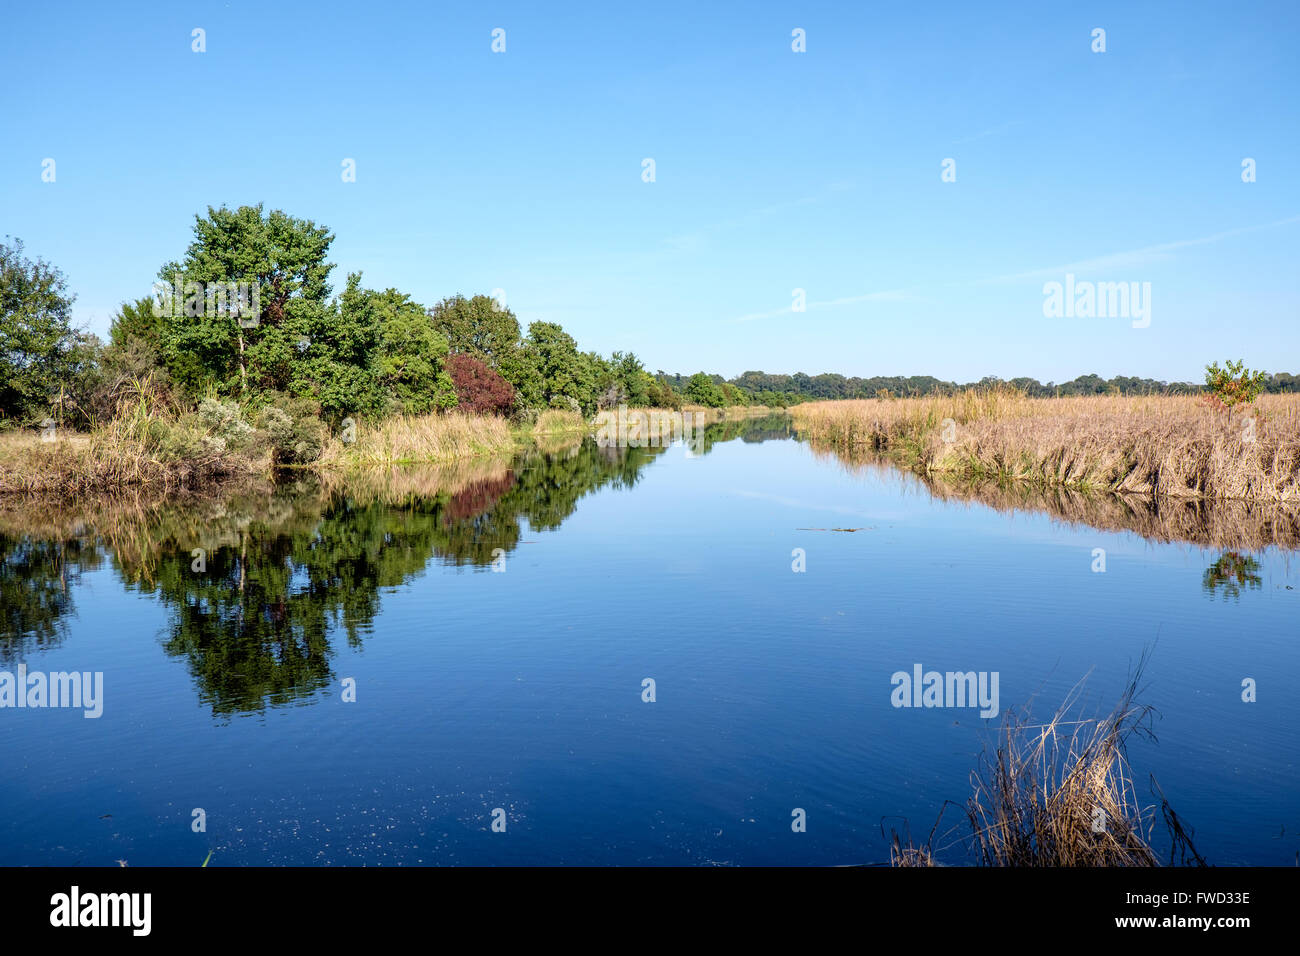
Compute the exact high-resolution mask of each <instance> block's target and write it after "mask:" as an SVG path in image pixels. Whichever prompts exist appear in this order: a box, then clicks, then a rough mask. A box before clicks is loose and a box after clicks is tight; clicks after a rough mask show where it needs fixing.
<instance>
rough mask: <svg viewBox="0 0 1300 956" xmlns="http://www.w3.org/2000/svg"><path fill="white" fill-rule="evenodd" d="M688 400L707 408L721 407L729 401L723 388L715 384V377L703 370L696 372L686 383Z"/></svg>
mask: <svg viewBox="0 0 1300 956" xmlns="http://www.w3.org/2000/svg"><path fill="white" fill-rule="evenodd" d="M685 394H686V400H687V401H688V402H693V403H695V404H696V405H703V406H704V407H705V408H721V407H722V406H723V405H725V404H726V403H727V399H726V396H725V395H723V393H722V389H720V388H718V386H717V385H715V384H714V382H713V379H712V378H711V377H710V376H708V375H706V374H705V373H703V372H696V373H695V374H694V375H692V376H691V378H690V381H688V382H687V383H686V388H685Z"/></svg>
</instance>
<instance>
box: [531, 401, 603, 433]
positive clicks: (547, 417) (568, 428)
mask: <svg viewBox="0 0 1300 956" xmlns="http://www.w3.org/2000/svg"><path fill="white" fill-rule="evenodd" d="M588 427H590V426H588V424H587V420H586V419H585V418H583V417H582V415H581V414H580V413H578V412H570V411H562V410H560V409H555V408H549V409H547V410H546V411H544V412H542V413H541V414H540V415H538V416H537V421H536V422H534V423H533V428H532V433H533V434H534V435H547V434H553V433H555V432H572V431H585V430H586V429H587V428H588Z"/></svg>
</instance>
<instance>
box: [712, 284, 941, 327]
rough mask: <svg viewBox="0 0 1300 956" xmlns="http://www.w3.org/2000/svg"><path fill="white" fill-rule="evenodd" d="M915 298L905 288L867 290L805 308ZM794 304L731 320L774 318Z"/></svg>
mask: <svg viewBox="0 0 1300 956" xmlns="http://www.w3.org/2000/svg"><path fill="white" fill-rule="evenodd" d="M913 298H916V297H915V296H914V295H912V294H911V293H909V292H907V290H905V289H889V290H887V291H884V292H868V293H866V294H865V295H846V296H841V297H840V298H838V299H824V300H822V301H820V302H808V303H805V306H804V308H805V310H806V311H808V312H812V311H813V310H815V309H832V308H835V307H836V306H841V305H857V304H858V303H861V302H903V301H906V300H908V299H913ZM794 314H796V313H795V311H794V305H793V304H791V305H787V306H786V307H785V308H784V309H773V310H772V311H771V312H751V313H749V314H748V315H742V316H738V317H737V318H734V319H732V320H731V321H733V322H754V321H756V320H758V319H774V318H776V317H777V316H778V315H794Z"/></svg>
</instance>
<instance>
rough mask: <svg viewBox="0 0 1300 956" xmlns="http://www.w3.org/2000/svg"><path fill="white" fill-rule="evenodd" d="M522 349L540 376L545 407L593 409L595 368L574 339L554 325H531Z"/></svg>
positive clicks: (547, 323) (549, 323) (543, 323)
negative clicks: (530, 358) (573, 405)
mask: <svg viewBox="0 0 1300 956" xmlns="http://www.w3.org/2000/svg"><path fill="white" fill-rule="evenodd" d="M525 349H526V351H527V352H528V353H529V354H530V356H531V357H532V360H533V365H534V367H535V368H536V370H537V373H538V374H539V375H540V376H541V385H542V393H541V399H542V402H543V403H544V404H546V405H549V406H550V407H552V408H567V407H571V404H576V405H577V406H578V408H579V409H580V410H581V411H582V412H583V413H584V414H590V413H591V412H592V411H593V410H594V409H595V407H596V381H595V375H596V369H595V368H594V367H593V364H592V362H591V359H590V357H589V356H586V355H583V354H582V353H580V352H579V351H578V343H577V342H575V341H574V339H573V336H571V335H569V333H567V332H565V331H564V329H563V328H561V327H560V326H559V325H558V324H557V323H555V322H534V323H533V324H532V325H530V326H528V339H527V341H526V342H525ZM512 384H513V383H512ZM516 387H518V386H516Z"/></svg>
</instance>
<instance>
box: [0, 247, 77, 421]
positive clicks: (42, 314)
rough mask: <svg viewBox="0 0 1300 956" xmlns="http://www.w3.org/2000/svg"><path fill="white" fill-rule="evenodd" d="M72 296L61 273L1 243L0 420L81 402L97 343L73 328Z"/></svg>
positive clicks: (60, 411)
mask: <svg viewBox="0 0 1300 956" xmlns="http://www.w3.org/2000/svg"><path fill="white" fill-rule="evenodd" d="M74 299H75V296H73V295H71V294H70V293H69V292H68V291H67V280H66V279H65V278H64V276H63V273H62V272H60V271H59V270H58V269H56V268H55V267H53V266H51V265H50V264H49V263H48V262H45V261H44V260H43V259H39V258H38V259H34V260H33V259H28V258H26V257H25V256H23V244H22V241H21V240H18V239H15V240H14V241H13V245H8V244H5V243H0V418H13V419H17V420H18V421H19V422H20V423H23V424H35V423H37V422H39V421H41V420H42V419H44V418H46V417H47V416H48V415H49V414H50V412H51V410H52V408H54V409H55V412H56V417H58V418H59V419H61V420H62V419H63V417H64V415H65V414H66V413H67V412H68V410H69V408H71V409H72V410H73V411H74V418H75V417H76V416H77V412H76V410H77V409H79V408H80V407H81V406H82V405H83V404H84V403H85V401H86V396H87V393H88V391H89V388H90V387H91V385H92V382H91V379H92V378H93V373H94V371H95V368H94V366H95V359H96V354H97V351H98V342H97V340H96V339H95V338H94V337H93V336H91V335H88V334H86V333H85V332H82V331H80V330H78V329H75V328H73V326H72V303H73V300H74Z"/></svg>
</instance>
